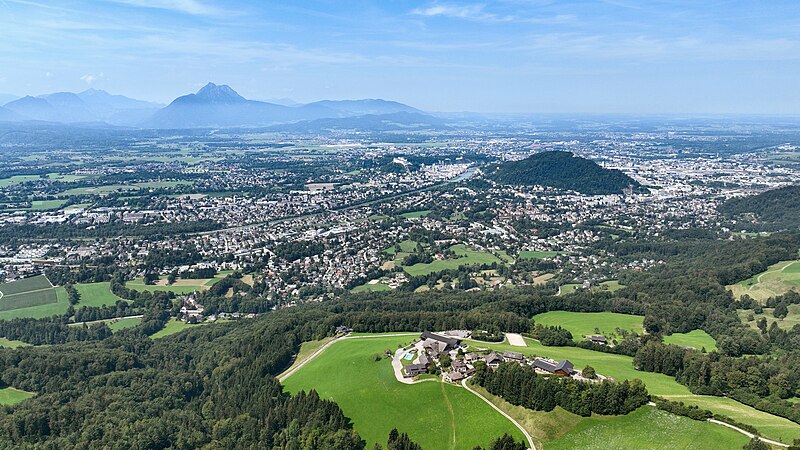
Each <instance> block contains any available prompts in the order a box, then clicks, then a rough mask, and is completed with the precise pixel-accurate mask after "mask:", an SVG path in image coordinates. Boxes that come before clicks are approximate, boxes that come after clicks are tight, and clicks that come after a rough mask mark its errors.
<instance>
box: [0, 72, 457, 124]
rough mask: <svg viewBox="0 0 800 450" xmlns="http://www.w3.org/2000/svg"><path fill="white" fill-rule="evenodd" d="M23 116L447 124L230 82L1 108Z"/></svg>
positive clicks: (33, 100)
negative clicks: (264, 96)
mask: <svg viewBox="0 0 800 450" xmlns="http://www.w3.org/2000/svg"><path fill="white" fill-rule="evenodd" d="M284 100H288V99H284ZM286 103H288V101H287V102H286ZM382 116H386V117H382ZM356 118H361V119H356ZM25 120H38V121H47V122H57V123H67V124H75V123H90V122H105V123H108V124H111V125H120V126H131V127H141V128H156V129H187V128H218V127H220V128H227V127H275V128H276V129H283V130H286V131H289V130H292V129H294V130H298V131H299V130H305V131H317V130H326V129H351V128H352V129H364V128H369V129H372V128H370V127H374V128H377V129H378V130H379V131H385V130H389V129H395V128H400V129H404V128H411V129H417V128H425V127H428V128H429V127H441V126H443V123H442V121H441V119H437V118H435V117H433V116H429V115H426V114H424V113H423V112H422V111H420V110H418V109H416V108H413V107H411V106H408V105H405V104H402V103H398V102H393V101H387V100H381V99H365V100H323V101H319V102H314V103H308V104H303V105H300V104H297V105H291V106H287V104H277V103H269V102H263V101H256V100H248V99H246V98H244V97H242V96H241V95H239V94H238V93H237V92H236V91H234V90H233V89H231V88H230V87H229V86H226V85H216V84H214V83H208V84H207V85H205V86H204V87H203V88H201V89H200V90H199V91H197V92H196V93H194V94H188V95H184V96H181V97H178V98H176V99H175V100H173V101H172V102H171V103H170V104H169V105H167V106H163V105H159V104H157V103H150V102H145V101H142V100H135V99H132V98H128V97H125V96H122V95H112V94H109V93H108V92H105V91H101V90H96V89H89V90H86V91H83V92H80V93H78V94H75V93H71V92H57V93H53V94H47V95H40V96H37V97H32V96H26V97H23V98H19V99H15V100H12V101H10V102H8V103H6V104H5V105H4V106H3V107H2V108H0V121H25Z"/></svg>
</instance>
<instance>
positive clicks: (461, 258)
mask: <svg viewBox="0 0 800 450" xmlns="http://www.w3.org/2000/svg"><path fill="white" fill-rule="evenodd" d="M450 250H452V251H453V252H454V253H455V254H456V255H457V256H458V257H457V258H454V259H444V260H441V261H433V262H432V263H420V264H414V265H413V266H407V267H403V270H405V271H406V273H408V274H409V275H411V276H418V275H428V274H430V273H433V272H440V271H443V270H450V269H458V268H459V267H460V266H466V265H473V264H491V263H497V264H501V263H502V262H503V261H502V260H501V259H500V258H498V257H497V256H495V255H493V254H491V253H489V252H482V251H476V250H472V249H470V248H468V247H467V246H466V245H464V244H457V245H454V246H452V247H450Z"/></svg>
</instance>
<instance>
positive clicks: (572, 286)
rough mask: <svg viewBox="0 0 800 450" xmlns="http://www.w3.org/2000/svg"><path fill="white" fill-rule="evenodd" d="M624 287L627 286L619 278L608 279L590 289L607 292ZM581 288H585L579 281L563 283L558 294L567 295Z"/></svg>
mask: <svg viewBox="0 0 800 450" xmlns="http://www.w3.org/2000/svg"><path fill="white" fill-rule="evenodd" d="M624 287H625V286H624V285H622V284H619V281H617V280H608V281H603V282H601V283H600V284H595V285H593V286H592V287H591V288H590V289H591V290H592V292H606V291H607V292H614V291H618V290H620V289H622V288H624ZM581 289H583V285H582V284H578V283H568V284H563V285H561V286H560V287H559V290H558V294H557V295H567V294H571V293H573V292H577V291H579V290H581Z"/></svg>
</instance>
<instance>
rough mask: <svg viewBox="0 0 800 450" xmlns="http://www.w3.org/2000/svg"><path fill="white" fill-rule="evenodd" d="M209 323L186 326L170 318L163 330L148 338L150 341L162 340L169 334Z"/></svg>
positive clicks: (184, 323) (186, 324) (180, 321)
mask: <svg viewBox="0 0 800 450" xmlns="http://www.w3.org/2000/svg"><path fill="white" fill-rule="evenodd" d="M209 323H210V322H201V323H198V324H195V325H192V324H188V323H186V322H184V321H182V320H175V319H172V318H170V319H169V320H168V321H167V324H166V325H164V328H162V329H160V330H158V331H156V332H155V333H153V334H152V335H151V336H150V338H151V339H158V338H162V337H164V336H169V335H170V334H175V333H180V332H181V331H183V330H186V329H189V328H194V327H199V326H203V325H207V324H209Z"/></svg>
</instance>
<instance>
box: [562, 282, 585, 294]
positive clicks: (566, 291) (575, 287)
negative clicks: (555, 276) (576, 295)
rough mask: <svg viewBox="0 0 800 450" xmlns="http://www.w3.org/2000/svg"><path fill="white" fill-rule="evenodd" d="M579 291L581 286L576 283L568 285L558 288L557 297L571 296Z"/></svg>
mask: <svg viewBox="0 0 800 450" xmlns="http://www.w3.org/2000/svg"><path fill="white" fill-rule="evenodd" d="M578 289H581V285H580V284H577V283H569V284H564V285H561V286H559V288H558V295H567V294H572V293H573V292H575V291H577V290H578Z"/></svg>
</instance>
